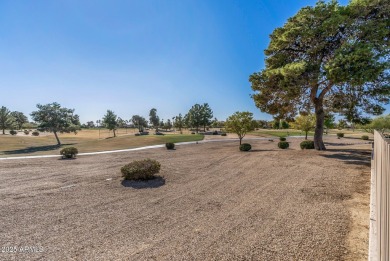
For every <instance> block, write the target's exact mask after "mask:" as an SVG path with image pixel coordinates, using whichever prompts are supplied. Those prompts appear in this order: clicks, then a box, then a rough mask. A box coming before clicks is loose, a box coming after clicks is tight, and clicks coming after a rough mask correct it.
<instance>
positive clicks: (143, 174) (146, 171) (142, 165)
mask: <svg viewBox="0 0 390 261" xmlns="http://www.w3.org/2000/svg"><path fill="white" fill-rule="evenodd" d="M160 167H161V165H160V163H159V162H158V161H156V160H152V159H144V160H135V161H133V162H130V163H129V164H127V165H125V166H123V167H122V168H121V172H122V176H123V177H124V178H125V179H128V180H148V179H153V178H154V174H157V173H158V172H159V171H160Z"/></svg>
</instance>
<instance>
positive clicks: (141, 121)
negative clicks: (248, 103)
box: [0, 102, 390, 145]
mask: <svg viewBox="0 0 390 261" xmlns="http://www.w3.org/2000/svg"><path fill="white" fill-rule="evenodd" d="M37 108H38V110H37V111H33V112H32V113H31V114H30V115H31V117H32V120H33V121H34V123H29V122H28V118H27V117H26V116H25V115H24V114H23V113H22V112H17V111H10V110H8V109H7V108H6V107H4V106H3V107H1V109H0V128H1V129H2V131H3V134H5V129H22V127H24V126H26V124H29V125H30V126H31V125H32V124H35V126H36V127H37V128H38V129H40V130H43V131H49V132H53V133H54V135H55V137H56V139H57V143H58V145H60V144H61V142H60V140H59V138H58V135H57V134H58V133H63V132H66V133H69V132H74V133H76V132H77V131H78V130H80V129H81V127H89V128H94V127H99V128H100V127H104V128H107V129H109V130H112V131H113V134H114V137H115V136H116V130H117V129H118V128H126V127H136V128H138V130H139V131H140V132H142V131H144V128H147V127H149V128H154V129H155V130H156V132H158V131H159V129H166V130H168V129H171V128H172V127H174V128H176V129H177V130H178V131H180V132H182V129H183V128H192V129H194V130H195V131H196V132H199V130H200V129H201V128H202V129H203V131H206V128H208V127H214V128H224V129H225V130H227V131H230V132H233V133H237V134H238V136H239V138H240V141H241V139H242V138H243V137H244V136H245V134H246V132H248V131H251V130H253V129H255V128H274V129H288V128H295V129H298V130H302V131H304V132H306V138H307V133H308V132H309V131H311V130H313V129H314V128H315V125H316V116H315V115H314V114H311V113H306V114H300V115H299V116H297V117H295V118H293V119H292V120H291V121H289V122H287V121H285V120H281V119H280V120H278V119H276V120H274V121H264V120H254V119H253V114H252V113H250V112H236V113H234V114H233V115H231V116H230V117H228V119H227V120H226V121H218V120H217V119H216V118H214V119H213V111H212V109H211V108H210V106H209V105H208V104H207V103H204V104H202V105H200V104H195V105H193V106H192V107H191V108H190V110H189V111H188V112H187V114H185V115H184V116H182V114H181V113H180V114H179V115H177V116H175V117H172V121H171V119H168V120H166V121H164V120H163V119H161V120H160V117H159V116H158V114H157V109H155V108H152V109H151V110H150V112H149V121H148V120H146V119H145V118H144V117H142V116H140V115H133V116H132V117H131V119H129V120H123V119H122V118H120V117H118V116H117V115H116V114H115V113H114V112H113V111H112V110H107V113H106V114H105V115H104V116H103V118H102V120H98V121H96V125H95V123H94V122H93V121H89V122H87V124H84V125H81V124H80V120H79V116H78V115H77V114H74V109H68V108H64V107H61V105H60V104H58V103H56V102H54V103H51V104H46V105H41V104H38V105H37ZM351 125H352V127H353V128H354V127H355V125H354V124H353V122H351ZM324 126H325V133H327V131H328V129H331V128H335V127H337V128H345V127H347V126H348V125H347V122H346V120H343V119H340V120H339V122H338V124H336V123H335V116H334V115H333V114H331V113H327V114H326V115H325V120H324ZM357 127H359V128H361V129H364V130H366V131H368V132H373V130H374V129H376V130H379V131H381V132H382V133H383V132H384V131H385V130H389V129H390V114H389V115H387V116H380V117H377V118H375V119H369V118H367V119H366V120H365V122H364V124H360V125H357ZM239 133H241V134H239Z"/></svg>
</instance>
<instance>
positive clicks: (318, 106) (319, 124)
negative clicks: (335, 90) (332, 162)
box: [314, 98, 326, 150]
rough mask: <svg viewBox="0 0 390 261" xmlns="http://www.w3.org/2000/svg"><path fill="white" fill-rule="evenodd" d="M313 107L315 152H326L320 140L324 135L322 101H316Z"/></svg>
mask: <svg viewBox="0 0 390 261" xmlns="http://www.w3.org/2000/svg"><path fill="white" fill-rule="evenodd" d="M314 105H315V113H316V128H315V131H314V148H315V149H316V150H326V148H325V145H324V142H323V140H322V136H323V134H324V120H325V113H324V106H323V104H322V100H319V99H318V98H317V100H316V101H315V103H314Z"/></svg>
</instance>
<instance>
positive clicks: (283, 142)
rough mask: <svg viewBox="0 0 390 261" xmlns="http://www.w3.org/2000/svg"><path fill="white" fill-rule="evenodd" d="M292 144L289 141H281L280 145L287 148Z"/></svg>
mask: <svg viewBox="0 0 390 261" xmlns="http://www.w3.org/2000/svg"><path fill="white" fill-rule="evenodd" d="M289 146H290V144H288V142H287V141H279V143H278V147H279V148H281V149H287V148H288V147H289Z"/></svg>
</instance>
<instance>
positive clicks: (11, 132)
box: [9, 130, 18, 135]
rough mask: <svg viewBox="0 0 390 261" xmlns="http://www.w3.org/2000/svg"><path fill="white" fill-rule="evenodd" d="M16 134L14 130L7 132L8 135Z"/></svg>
mask: <svg viewBox="0 0 390 261" xmlns="http://www.w3.org/2000/svg"><path fill="white" fill-rule="evenodd" d="M17 133H18V132H17V131H16V130H10V131H9V134H11V135H16V134H17Z"/></svg>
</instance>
